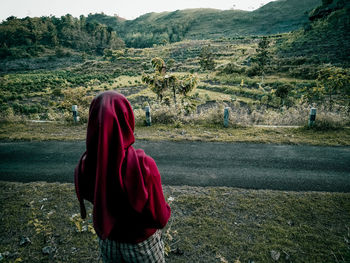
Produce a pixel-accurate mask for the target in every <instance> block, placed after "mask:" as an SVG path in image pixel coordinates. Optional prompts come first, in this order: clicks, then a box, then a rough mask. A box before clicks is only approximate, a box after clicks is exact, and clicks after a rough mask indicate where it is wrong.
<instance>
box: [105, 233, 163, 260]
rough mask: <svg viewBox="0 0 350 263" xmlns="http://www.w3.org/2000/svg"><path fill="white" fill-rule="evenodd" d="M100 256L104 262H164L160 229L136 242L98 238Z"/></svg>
mask: <svg viewBox="0 0 350 263" xmlns="http://www.w3.org/2000/svg"><path fill="white" fill-rule="evenodd" d="M99 245H100V250H101V257H102V260H103V262H104V263H107V262H108V263H112V262H113V263H114V262H132V263H141V262H142V263H147V262H149V263H164V262H165V260H164V243H163V240H162V231H161V230H157V232H155V233H154V234H153V235H152V236H150V237H149V238H148V239H146V240H145V241H143V242H140V243H137V244H129V243H121V242H117V241H113V240H109V239H106V240H101V239H99Z"/></svg>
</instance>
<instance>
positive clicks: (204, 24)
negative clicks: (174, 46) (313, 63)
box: [95, 0, 321, 47]
mask: <svg viewBox="0 0 350 263" xmlns="http://www.w3.org/2000/svg"><path fill="white" fill-rule="evenodd" d="M320 4H321V0H303V1H300V0H277V1H274V2H270V3H268V4H267V5H265V6H263V7H261V8H259V9H257V10H255V11H252V12H249V11H242V10H225V11H222V10H217V9H186V10H177V11H174V12H163V13H149V14H145V15H143V16H140V17H138V18H136V19H134V20H127V21H119V22H118V23H117V24H116V23H112V22H113V19H109V20H108V19H106V18H103V17H101V16H100V17H96V18H95V19H96V20H97V21H98V22H100V23H108V26H110V27H113V28H114V30H116V31H117V33H118V34H119V35H120V36H121V37H122V38H123V39H124V41H125V43H126V45H127V46H130V47H149V46H152V45H153V44H162V43H164V42H176V41H179V40H183V39H214V38H221V37H237V36H242V35H267V34H277V33H284V32H290V31H293V30H296V29H298V28H300V27H301V26H302V25H303V24H305V23H306V22H307V21H308V13H309V12H310V11H311V10H312V9H314V8H316V7H317V6H319V5H320Z"/></svg>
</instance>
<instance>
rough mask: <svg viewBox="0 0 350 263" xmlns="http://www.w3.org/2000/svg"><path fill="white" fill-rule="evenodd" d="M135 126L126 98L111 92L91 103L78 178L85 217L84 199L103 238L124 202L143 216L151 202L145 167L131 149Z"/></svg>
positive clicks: (80, 199) (76, 183)
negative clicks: (119, 206) (145, 179)
mask: <svg viewBox="0 0 350 263" xmlns="http://www.w3.org/2000/svg"><path fill="white" fill-rule="evenodd" d="M134 126H135V120H134V114H133V111H132V108H131V106H130V103H129V102H128V100H127V99H126V98H125V97H124V96H123V95H121V94H119V93H117V92H113V91H107V92H103V93H101V94H100V95H98V96H97V97H95V98H94V99H93V101H92V102H91V105H90V110H89V122H88V128H87V138H86V152H85V153H84V154H83V156H82V157H81V159H80V161H79V164H78V166H77V167H76V169H75V176H74V177H75V186H76V193H77V196H78V199H79V201H80V207H81V215H82V217H83V218H85V217H86V211H85V206H84V201H83V200H84V199H87V200H89V201H90V202H92V203H93V205H94V208H93V221H94V228H95V230H96V232H97V234H98V236H99V237H100V238H102V239H105V238H107V237H108V236H109V234H110V233H111V231H112V229H113V227H114V226H115V224H116V220H117V219H116V215H117V210H118V202H121V201H120V200H121V199H124V200H128V202H129V205H130V206H131V207H132V208H133V209H134V210H135V211H136V212H139V213H141V212H142V210H143V208H144V206H145V204H146V202H147V199H148V192H147V188H146V186H145V183H144V178H143V175H142V169H143V168H144V167H143V164H142V163H140V162H139V159H138V156H137V153H136V151H135V149H134V148H133V147H132V146H131V145H132V144H133V143H134V142H135V138H134ZM150 172H152V171H150Z"/></svg>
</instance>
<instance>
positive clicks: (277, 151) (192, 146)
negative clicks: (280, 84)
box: [0, 141, 350, 192]
mask: <svg viewBox="0 0 350 263" xmlns="http://www.w3.org/2000/svg"><path fill="white" fill-rule="evenodd" d="M134 146H135V148H143V149H144V150H145V152H146V153H147V154H149V155H150V156H152V157H153V158H154V159H155V161H156V163H157V165H158V168H159V171H160V172H161V175H162V183H163V184H165V185H191V186H230V187H240V188H253V189H278V190H295V191H304V190H307V191H310V190H313V191H332V192H333V191H337V192H350V147H316V146H296V145H271V144H246V143H207V142H148V141H139V142H137V143H135V145H134ZM84 149H85V143H84V142H83V141H77V142H57V141H50V142H11V143H0V180H2V181H18V182H32V181H47V182H73V170H74V167H75V165H76V163H77V162H78V160H79V157H80V155H81V154H82V152H83V151H84Z"/></svg>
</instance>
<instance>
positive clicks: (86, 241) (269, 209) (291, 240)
mask: <svg viewBox="0 0 350 263" xmlns="http://www.w3.org/2000/svg"><path fill="white" fill-rule="evenodd" d="M163 189H164V194H165V196H166V198H169V197H172V198H173V199H174V200H173V201H172V202H171V204H170V206H171V209H172V216H171V219H170V221H169V223H168V225H167V227H166V228H165V229H164V230H163V236H164V241H165V243H166V250H167V252H169V253H168V256H167V258H166V259H167V262H234V261H235V260H239V261H238V262H252V261H254V262H273V259H272V257H271V253H273V252H272V251H275V252H276V254H278V253H279V254H280V257H279V260H278V262H349V260H350V247H349V239H350V230H349V227H350V225H349V222H350V194H349V193H325V192H283V191H267V190H244V189H236V188H226V187H188V186H181V187H178V186H176V187H175V186H164V187H163ZM0 190H1V195H0V215H1V217H0V218H1V220H0V228H1V229H2V238H1V239H0V253H2V254H4V253H5V252H8V253H5V254H8V256H6V257H5V259H4V260H3V262H20V260H22V261H23V262H93V261H97V258H98V244H97V239H96V235H95V234H94V233H93V230H92V229H91V215H90V216H89V217H88V219H87V221H82V220H80V219H79V217H78V216H74V215H75V214H76V213H79V205H78V201H77V199H76V197H75V193H74V186H73V185H72V184H59V183H44V182H37V183H29V184H22V183H7V182H0ZM89 213H91V206H88V214H89ZM84 226H86V227H85V228H84ZM83 229H84V230H85V231H81V230H83ZM22 237H28V238H29V239H30V240H31V243H29V244H27V245H23V246H21V245H20V240H21V238H22ZM46 246H50V247H52V248H54V249H55V251H54V252H52V253H51V254H50V255H44V254H43V253H42V248H43V247H46ZM16 260H17V261H16Z"/></svg>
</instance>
